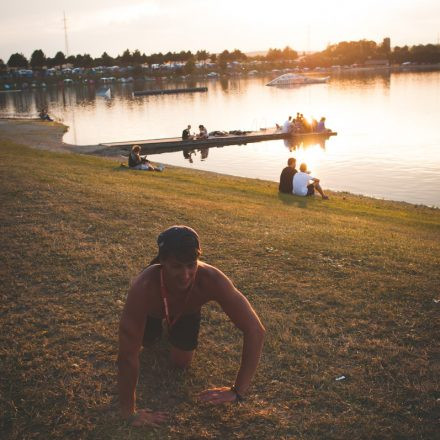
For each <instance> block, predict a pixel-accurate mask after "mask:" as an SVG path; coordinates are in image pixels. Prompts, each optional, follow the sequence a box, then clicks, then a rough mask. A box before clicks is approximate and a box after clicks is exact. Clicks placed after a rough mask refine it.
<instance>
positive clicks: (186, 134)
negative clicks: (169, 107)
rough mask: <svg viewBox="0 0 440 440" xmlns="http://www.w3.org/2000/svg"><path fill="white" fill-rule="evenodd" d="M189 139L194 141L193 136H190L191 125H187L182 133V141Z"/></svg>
mask: <svg viewBox="0 0 440 440" xmlns="http://www.w3.org/2000/svg"><path fill="white" fill-rule="evenodd" d="M191 139H194V136H193V135H192V134H191V125H188V127H186V128H185V130H183V131H182V141H189V140H191Z"/></svg>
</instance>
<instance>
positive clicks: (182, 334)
mask: <svg viewBox="0 0 440 440" xmlns="http://www.w3.org/2000/svg"><path fill="white" fill-rule="evenodd" d="M200 319H201V316H200V312H198V313H192V314H190V315H183V316H181V317H180V318H179V319H178V320H177V321H176V322H175V323H174V325H173V326H172V327H171V330H170V331H169V338H170V342H171V345H173V346H174V347H176V348H179V349H180V350H184V351H192V350H195V349H196V348H197V344H198V340H199V329H200ZM162 321H163V319H162V318H154V317H152V316H148V317H147V322H146V324H145V331H144V338H143V341H142V345H143V346H147V345H151V344H152V343H153V342H156V341H157V340H159V339H160V338H161V336H162V329H163V326H162Z"/></svg>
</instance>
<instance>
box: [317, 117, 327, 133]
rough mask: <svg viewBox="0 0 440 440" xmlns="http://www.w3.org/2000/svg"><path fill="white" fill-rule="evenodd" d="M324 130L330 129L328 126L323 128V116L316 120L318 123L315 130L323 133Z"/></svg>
mask: <svg viewBox="0 0 440 440" xmlns="http://www.w3.org/2000/svg"><path fill="white" fill-rule="evenodd" d="M326 131H330V130H329V129H328V128H325V118H324V116H323V117H322V118H321V119H320V120H319V122H318V125H317V127H316V132H317V133H325V132H326Z"/></svg>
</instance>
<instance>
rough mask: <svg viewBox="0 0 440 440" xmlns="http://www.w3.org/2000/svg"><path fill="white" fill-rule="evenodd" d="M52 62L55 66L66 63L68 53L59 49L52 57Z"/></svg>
mask: <svg viewBox="0 0 440 440" xmlns="http://www.w3.org/2000/svg"><path fill="white" fill-rule="evenodd" d="M52 64H53V65H54V66H62V65H63V64H66V55H64V53H63V52H61V51H58V52H57V53H56V54H55V56H54V57H53V58H52Z"/></svg>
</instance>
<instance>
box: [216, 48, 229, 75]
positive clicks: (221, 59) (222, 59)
mask: <svg viewBox="0 0 440 440" xmlns="http://www.w3.org/2000/svg"><path fill="white" fill-rule="evenodd" d="M230 57H231V54H230V52H229V50H227V49H226V50H224V51H223V52H222V53H221V54H220V55H219V56H218V57H217V59H218V66H219V67H220V69H221V70H226V68H227V67H228V61H229V60H230Z"/></svg>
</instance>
